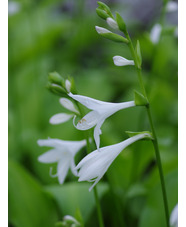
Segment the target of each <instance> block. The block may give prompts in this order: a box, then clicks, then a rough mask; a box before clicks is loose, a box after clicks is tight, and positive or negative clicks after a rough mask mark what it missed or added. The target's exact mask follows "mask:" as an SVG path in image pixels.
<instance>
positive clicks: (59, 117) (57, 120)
mask: <svg viewBox="0 0 186 227" xmlns="http://www.w3.org/2000/svg"><path fill="white" fill-rule="evenodd" d="M59 102H60V104H61V105H62V106H63V107H65V108H66V109H67V110H70V111H71V112H72V114H67V113H58V114H55V115H54V116H52V117H51V118H50V120H49V122H50V124H53V125H55V124H61V123H64V122H66V121H68V120H69V119H71V118H72V117H74V115H75V114H79V111H78V110H77V109H76V108H75V106H74V104H73V103H72V102H71V101H70V100H69V99H67V98H60V100H59Z"/></svg>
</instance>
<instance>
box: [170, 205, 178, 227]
mask: <svg viewBox="0 0 186 227" xmlns="http://www.w3.org/2000/svg"><path fill="white" fill-rule="evenodd" d="M170 226H171V227H178V204H177V205H176V206H175V207H174V209H173V210H172V212H171V216H170Z"/></svg>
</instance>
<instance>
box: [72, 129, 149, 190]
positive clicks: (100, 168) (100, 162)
mask: <svg viewBox="0 0 186 227" xmlns="http://www.w3.org/2000/svg"><path fill="white" fill-rule="evenodd" d="M145 137H150V135H149V134H148V133H143V134H138V135H135V136H133V137H131V138H129V139H127V140H125V141H123V142H121V143H118V144H114V145H110V146H107V147H102V148H100V151H98V150H95V151H93V152H91V153H90V154H88V155H87V156H85V157H84V158H83V159H82V160H81V161H80V162H79V163H78V165H77V166H76V169H77V170H78V169H80V170H79V172H78V176H79V180H78V181H89V182H94V183H93V185H92V186H91V187H90V188H89V191H91V190H92V188H93V187H94V186H95V185H96V184H97V183H98V181H99V180H100V179H101V178H102V177H103V175H104V174H105V172H106V171H107V169H108V168H109V166H110V165H111V164H112V162H113V161H114V160H115V158H116V157H117V156H118V155H119V154H120V152H121V151H122V150H123V149H124V148H126V147H127V146H129V145H130V144H132V143H134V142H136V141H137V140H140V139H143V138H145Z"/></svg>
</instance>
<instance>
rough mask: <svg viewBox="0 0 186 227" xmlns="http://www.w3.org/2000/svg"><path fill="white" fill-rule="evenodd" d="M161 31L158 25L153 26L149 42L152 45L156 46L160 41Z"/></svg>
mask: <svg viewBox="0 0 186 227" xmlns="http://www.w3.org/2000/svg"><path fill="white" fill-rule="evenodd" d="M161 31H162V26H161V25H160V24H155V25H154V26H153V28H152V29H151V32H150V40H151V41H152V43H154V44H156V43H158V42H159V40H160V35H161Z"/></svg>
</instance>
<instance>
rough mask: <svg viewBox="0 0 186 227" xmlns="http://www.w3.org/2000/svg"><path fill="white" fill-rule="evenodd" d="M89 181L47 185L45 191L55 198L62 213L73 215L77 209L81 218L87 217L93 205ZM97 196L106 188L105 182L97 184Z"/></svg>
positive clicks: (85, 218)
mask: <svg viewBox="0 0 186 227" xmlns="http://www.w3.org/2000/svg"><path fill="white" fill-rule="evenodd" d="M89 187H90V184H89V183H79V182H72V183H66V184H64V185H55V186H47V187H46V191H47V192H50V193H51V194H52V195H53V197H54V198H55V199H56V202H57V203H58V205H59V208H60V209H61V211H62V212H63V215H71V216H75V214H76V212H77V209H79V211H80V212H81V214H82V218H83V220H84V221H85V222H86V220H87V219H88V218H89V216H90V214H91V212H92V211H93V208H94V207H95V199H94V192H93V190H92V191H91V192H89V191H88V189H89ZM97 189H98V194H99V198H101V196H102V195H103V194H104V193H105V192H106V190H107V189H108V186H107V184H104V183H99V184H98V186H97Z"/></svg>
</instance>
